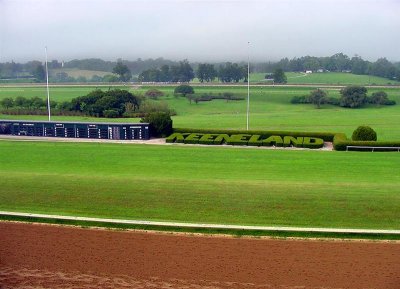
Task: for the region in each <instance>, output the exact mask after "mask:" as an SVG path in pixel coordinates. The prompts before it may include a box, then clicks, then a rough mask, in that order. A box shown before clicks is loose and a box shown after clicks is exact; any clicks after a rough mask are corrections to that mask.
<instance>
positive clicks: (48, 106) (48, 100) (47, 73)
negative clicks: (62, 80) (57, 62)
mask: <svg viewBox="0 0 400 289" xmlns="http://www.w3.org/2000/svg"><path fill="white" fill-rule="evenodd" d="M44 51H45V53H46V87H47V111H48V112H49V121H50V92H49V69H48V67H47V46H46V47H45V48H44Z"/></svg>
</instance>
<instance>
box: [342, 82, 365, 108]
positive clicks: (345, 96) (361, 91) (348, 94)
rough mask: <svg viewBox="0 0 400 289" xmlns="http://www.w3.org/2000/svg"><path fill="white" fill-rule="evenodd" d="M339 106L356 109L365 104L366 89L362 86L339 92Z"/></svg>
mask: <svg viewBox="0 0 400 289" xmlns="http://www.w3.org/2000/svg"><path fill="white" fill-rule="evenodd" d="M340 94H341V95H342V97H341V98H340V106H343V107H349V108H357V107H361V106H363V105H364V104H365V103H366V102H367V89H366V88H365V87H364V86H356V85H354V86H347V87H345V88H343V89H342V90H340Z"/></svg>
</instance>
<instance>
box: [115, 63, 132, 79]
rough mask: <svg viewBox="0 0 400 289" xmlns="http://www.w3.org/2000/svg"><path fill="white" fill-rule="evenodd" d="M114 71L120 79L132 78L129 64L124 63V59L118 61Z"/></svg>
mask: <svg viewBox="0 0 400 289" xmlns="http://www.w3.org/2000/svg"><path fill="white" fill-rule="evenodd" d="M113 73H115V74H118V75H119V80H120V81H128V80H129V79H131V77H132V74H131V71H130V70H129V68H128V66H126V65H125V64H123V63H122V61H118V62H117V65H116V66H115V67H114V68H113Z"/></svg>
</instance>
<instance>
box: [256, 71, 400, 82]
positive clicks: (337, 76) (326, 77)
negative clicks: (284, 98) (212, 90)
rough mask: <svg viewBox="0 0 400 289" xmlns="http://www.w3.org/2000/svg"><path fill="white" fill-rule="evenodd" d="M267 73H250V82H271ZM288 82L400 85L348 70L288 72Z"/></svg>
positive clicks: (385, 79)
mask: <svg viewBox="0 0 400 289" xmlns="http://www.w3.org/2000/svg"><path fill="white" fill-rule="evenodd" d="M265 74H266V73H252V74H250V82H257V83H271V82H272V81H268V80H265V79H264V77H265ZM285 75H286V77H287V81H288V82H287V83H288V84H329V85H388V84H389V85H399V84H400V82H399V81H396V80H390V79H387V78H383V77H378V76H372V75H357V74H352V73H346V72H322V73H310V74H305V73H300V72H286V73H285Z"/></svg>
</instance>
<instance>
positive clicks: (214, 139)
mask: <svg viewBox="0 0 400 289" xmlns="http://www.w3.org/2000/svg"><path fill="white" fill-rule="evenodd" d="M174 132H177V133H181V134H183V135H184V136H185V137H186V136H188V135H190V134H191V133H188V132H193V133H198V134H203V135H202V136H201V137H198V138H195V139H192V140H189V142H186V141H185V143H199V144H210V145H211V144H221V143H228V144H232V145H249V146H264V145H265V146H272V145H274V146H281V147H282V146H283V147H288V146H294V147H304V148H319V147H322V145H323V144H320V143H317V142H315V138H321V139H323V140H324V141H329V142H333V148H334V149H335V150H337V151H345V150H346V149H347V146H367V147H400V141H352V140H351V139H348V138H347V136H346V135H345V134H344V133H324V132H292V131H258V130H249V131H245V130H221V129H192V128H175V129H174ZM229 135H236V136H235V138H234V139H231V138H230V137H229ZM270 136H273V138H274V139H270V138H269V137H270ZM265 137H267V139H265ZM277 137H278V138H277ZM279 137H280V138H279ZM261 138H264V140H263V141H262V140H260V139H261ZM166 141H167V142H169V143H171V142H178V143H183V142H184V139H183V138H182V139H180V138H177V139H176V137H174V134H172V135H171V136H169V137H168V138H167V140H166ZM353 150H360V151H362V150H365V149H353ZM378 150H379V149H378Z"/></svg>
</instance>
